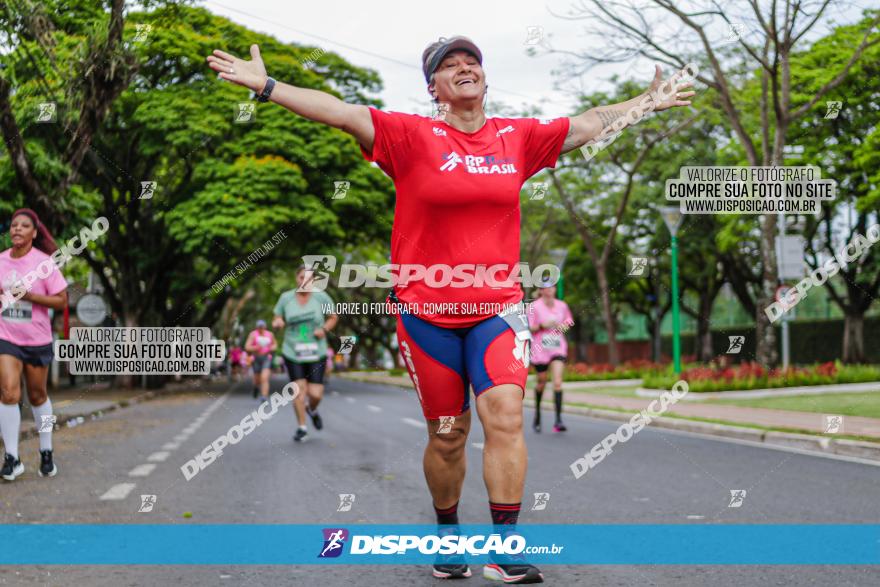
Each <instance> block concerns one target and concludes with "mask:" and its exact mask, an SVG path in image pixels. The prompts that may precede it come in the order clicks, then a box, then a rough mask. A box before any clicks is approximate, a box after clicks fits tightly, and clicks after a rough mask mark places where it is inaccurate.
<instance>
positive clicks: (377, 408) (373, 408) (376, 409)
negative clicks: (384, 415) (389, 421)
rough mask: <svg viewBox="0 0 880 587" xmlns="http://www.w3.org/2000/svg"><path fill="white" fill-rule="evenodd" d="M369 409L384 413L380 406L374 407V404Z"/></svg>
mask: <svg viewBox="0 0 880 587" xmlns="http://www.w3.org/2000/svg"><path fill="white" fill-rule="evenodd" d="M367 409H368V410H370V411H371V412H381V411H382V408H380V407H379V406H374V405H372V404H370V405H368V406H367Z"/></svg>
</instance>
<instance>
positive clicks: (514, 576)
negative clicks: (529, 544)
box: [483, 562, 544, 585]
mask: <svg viewBox="0 0 880 587" xmlns="http://www.w3.org/2000/svg"><path fill="white" fill-rule="evenodd" d="M483 578H484V579H491V580H492V581H504V582H505V583H509V584H516V585H523V584H526V583H543V582H544V575H542V574H541V571H539V570H538V567H536V566H534V565H527V564H525V562H523V563H521V564H512V565H498V564H495V563H489V564H488V565H484V566H483Z"/></svg>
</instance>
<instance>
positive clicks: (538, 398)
mask: <svg viewBox="0 0 880 587" xmlns="http://www.w3.org/2000/svg"><path fill="white" fill-rule="evenodd" d="M542 395H544V390H543V389H535V422H536V423H540V422H541V396H542Z"/></svg>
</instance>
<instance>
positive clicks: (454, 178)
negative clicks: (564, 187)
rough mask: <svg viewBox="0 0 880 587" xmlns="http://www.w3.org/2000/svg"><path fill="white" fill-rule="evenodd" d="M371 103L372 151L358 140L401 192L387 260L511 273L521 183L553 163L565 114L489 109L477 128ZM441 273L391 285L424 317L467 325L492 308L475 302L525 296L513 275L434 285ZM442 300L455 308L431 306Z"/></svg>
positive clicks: (498, 274) (444, 323)
mask: <svg viewBox="0 0 880 587" xmlns="http://www.w3.org/2000/svg"><path fill="white" fill-rule="evenodd" d="M370 113H371V115H372V119H373V127H374V128H375V131H376V137H375V141H374V144H373V152H372V153H368V152H367V151H366V150H364V149H363V148H362V149H361V150H362V151H363V154H364V157H366V159H367V160H368V161H375V162H376V163H377V164H378V165H379V167H380V168H381V169H382V170H383V171H384V172H385V173H387V174H388V175H389V176H390V177H391V179H392V180H394V187H395V190H396V192H397V203H396V206H395V211H394V227H393V228H392V231H391V262H392V263H393V264H395V265H404V264H413V265H423V266H425V267H430V266H432V265H435V264H443V265H449V266H451V267H453V268H455V267H456V266H460V265H472V266H478V265H484V266H486V267H492V266H493V265H502V266H503V268H501V269H495V270H493V271H492V272H491V275H492V278H493V279H494V280H495V283H498V282H505V281H509V278H510V274H511V272H512V271H513V272H516V270H517V265H518V263H519V234H520V209H519V195H520V190H521V189H522V185H523V183H525V181H526V180H527V179H528V178H530V177H532V176H533V175H535V174H536V173H538V172H539V171H540V170H542V169H544V168H545V167H554V166H555V165H556V160H557V159H558V157H559V153H560V151H561V150H562V143H563V141H564V140H565V135H566V134H567V133H568V126H569V120H568V118H565V117H563V118H556V119H552V120H545V119H540V120H539V119H537V118H488V119H486V124H484V125H483V127H482V128H481V129H480V130H478V131H476V132H474V133H466V132H462V131H460V130H457V129H455V128H453V127H452V126H450V125H448V124H446V123H445V122H443V121H440V120H432V119H430V118H427V117H424V116H417V115H413V114H401V113H399V112H382V111H379V110H376V109H374V108H371V109H370ZM393 273H394V274H395V275H397V273H398V272H397V271H393ZM476 273H479V271H478V270H476V269H474V270H470V274H471V275H474V274H476ZM426 279H427V280H428V281H430V282H432V283H433V284H434V285H433V286H432V285H428V284H427V283H426ZM444 279H446V281H449V276H444V275H443V274H442V273H441V272H436V273H434V274H433V277H430V276H426V278H421V279H415V280H413V279H411V280H409V281H408V282H407V285H406V286H405V287H401V286H400V285H398V286H396V287H395V291H396V293H397V297H398V298H399V299H400V301H401V302H404V303H405V304H408V305H410V306H417V307H419V308H421V310H420V313H419V314H418V316H419V317H420V318H423V319H425V320H428V321H430V322H432V323H434V324H437V325H439V326H447V327H463V326H470V325H473V324H476V323H477V322H480V321H482V320H485V319H486V318H487V317H489V316H491V315H492V314H494V313H495V312H489V313H483V314H479V313H474V311H473V310H474V308H479V307H480V306H481V305H482V306H483V307H488V306H492V305H499V304H512V303H516V302H518V301H520V300H521V299H522V297H523V292H522V288H521V287H520V284H519V283H512V284H510V285H504V286H500V287H491V286H490V285H488V284H486V285H483V286H481V287H476V286H469V287H454V286H453V285H452V284H450V285H446V286H442V287H437V286H436V284H438V283H443V280H444ZM451 279H452V283H455V282H456V281H458V282H459V283H462V281H459V280H458V279H456V277H454V276H453V277H452V278H451ZM440 304H446V305H447V307H450V304H456V305H458V308H459V309H460V311H459V312H458V313H455V312H449V311H446V312H439V313H431V312H429V311H428V310H430V309H431V308H433V307H438V306H439V305H440Z"/></svg>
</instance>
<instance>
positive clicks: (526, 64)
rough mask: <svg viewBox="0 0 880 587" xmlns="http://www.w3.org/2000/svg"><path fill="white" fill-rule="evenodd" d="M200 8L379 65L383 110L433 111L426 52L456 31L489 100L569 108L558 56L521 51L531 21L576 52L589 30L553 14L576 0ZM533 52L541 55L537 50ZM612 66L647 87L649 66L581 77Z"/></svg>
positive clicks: (263, 0) (228, 3)
mask: <svg viewBox="0 0 880 587" xmlns="http://www.w3.org/2000/svg"><path fill="white" fill-rule="evenodd" d="M202 4H203V5H204V6H205V7H207V8H208V9H209V10H210V11H211V12H213V13H215V14H220V15H223V16H226V17H227V18H229V19H230V20H232V21H234V22H236V23H239V24H241V25H244V26H247V27H248V28H250V29H251V30H256V31H260V32H263V33H267V34H270V35H272V36H274V37H276V38H278V39H280V40H282V41H284V42H295V43H301V44H305V45H315V46H318V47H321V48H323V49H324V50H325V51H333V52H335V53H337V54H339V55H341V56H342V57H343V58H345V59H346V60H348V61H349V62H351V63H353V64H354V65H357V66H362V67H369V68H372V69H375V70H376V71H378V72H379V74H380V76H381V78H382V80H383V83H384V85H385V88H384V90H383V92H382V93H381V94H380V95H379V97H380V98H381V99H382V100H383V101H384V103H385V108H386V109H387V110H396V111H400V112H418V113H423V114H425V113H428V112H430V100H429V97H428V94H427V91H426V89H425V87H426V84H425V81H424V78H423V76H422V72H421V55H422V51H423V50H424V48H425V47H426V46H427V45H428V44H429V43H431V42H432V41H435V40H437V39H438V38H439V37H441V36H444V37H451V36H454V35H465V36H467V37H470V38H471V39H472V40H473V41H474V42H475V43H476V44H477V46H478V47H479V48H480V50H481V51H482V53H483V67H484V70H485V71H486V79H487V83H488V85H489V100H490V101H496V102H502V103H504V104H505V105H506V106H509V107H512V108H516V109H517V110H518V111H521V110H522V109H523V108H525V107H528V108H533V107H540V108H541V109H542V114H544V115H546V116H548V117H555V116H563V115H568V114H571V113H572V112H571V111H572V109H573V108H574V106H575V100H574V99H573V97H572V94H571V92H563V91H559V90H555V89H554V77H553V75H552V70H554V69H556V68H559V67H560V65H561V64H562V57H560V56H558V55H548V54H543V55H538V56H536V57H529V56H528V55H527V54H526V50H527V49H528V47H529V46H528V45H526V41H527V38H528V35H529V30H528V29H529V27H542V29H543V35H544V37H545V38H546V39H548V42H551V43H553V46H554V47H558V48H572V47H566V46H565V45H566V44H565V41H572V40H575V39H579V38H583V37H584V36H585V33H584V31H583V23H581V22H577V21H571V20H567V19H564V18H560V17H558V16H554V15H553V14H552V13H551V11H552V12H555V13H557V14H560V15H561V14H565V13H566V12H568V11H569V10H570V9H571V7H572V5H573V0H550V1H549V2H540V1H529V0H512V1H506V2H505V1H499V0H481V1H479V2H467V1H465V2H450V3H447V2H427V1H416V0H413V1H389V0H371V1H369V2H355V1H351V0H326V1H323V2H288V1H282V0H219V1H216V2H215V1H213V0H205V1H204V2H202ZM446 6H450V7H455V8H466V9H467V10H466V12H465V11H463V10H461V9H447V8H446ZM536 49H537V50H538V52H539V53H546V51H544V50H542V49H541V48H540V46H536ZM379 56H381V57H379ZM615 72H617V73H620V74H626V73H627V72H630V73H631V75H632V77H634V78H638V79H644V81H645V87H647V86H648V85H649V84H650V81H651V77H652V75H653V66H652V65H651V64H650V63H647V62H645V63H642V64H637V65H636V66H628V65H620V66H610V67H605V68H603V69H599V70H597V71H596V76H595V78H594V79H591V80H588V82H587V83H588V85H589V86H590V87H591V89H598V88H600V87H601V86H602V85H603V84H602V79H607V77H609V76H610V75H611V74H612V73H615ZM669 73H671V70H670V71H669ZM270 75H271V72H270ZM591 77H592V76H591Z"/></svg>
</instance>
